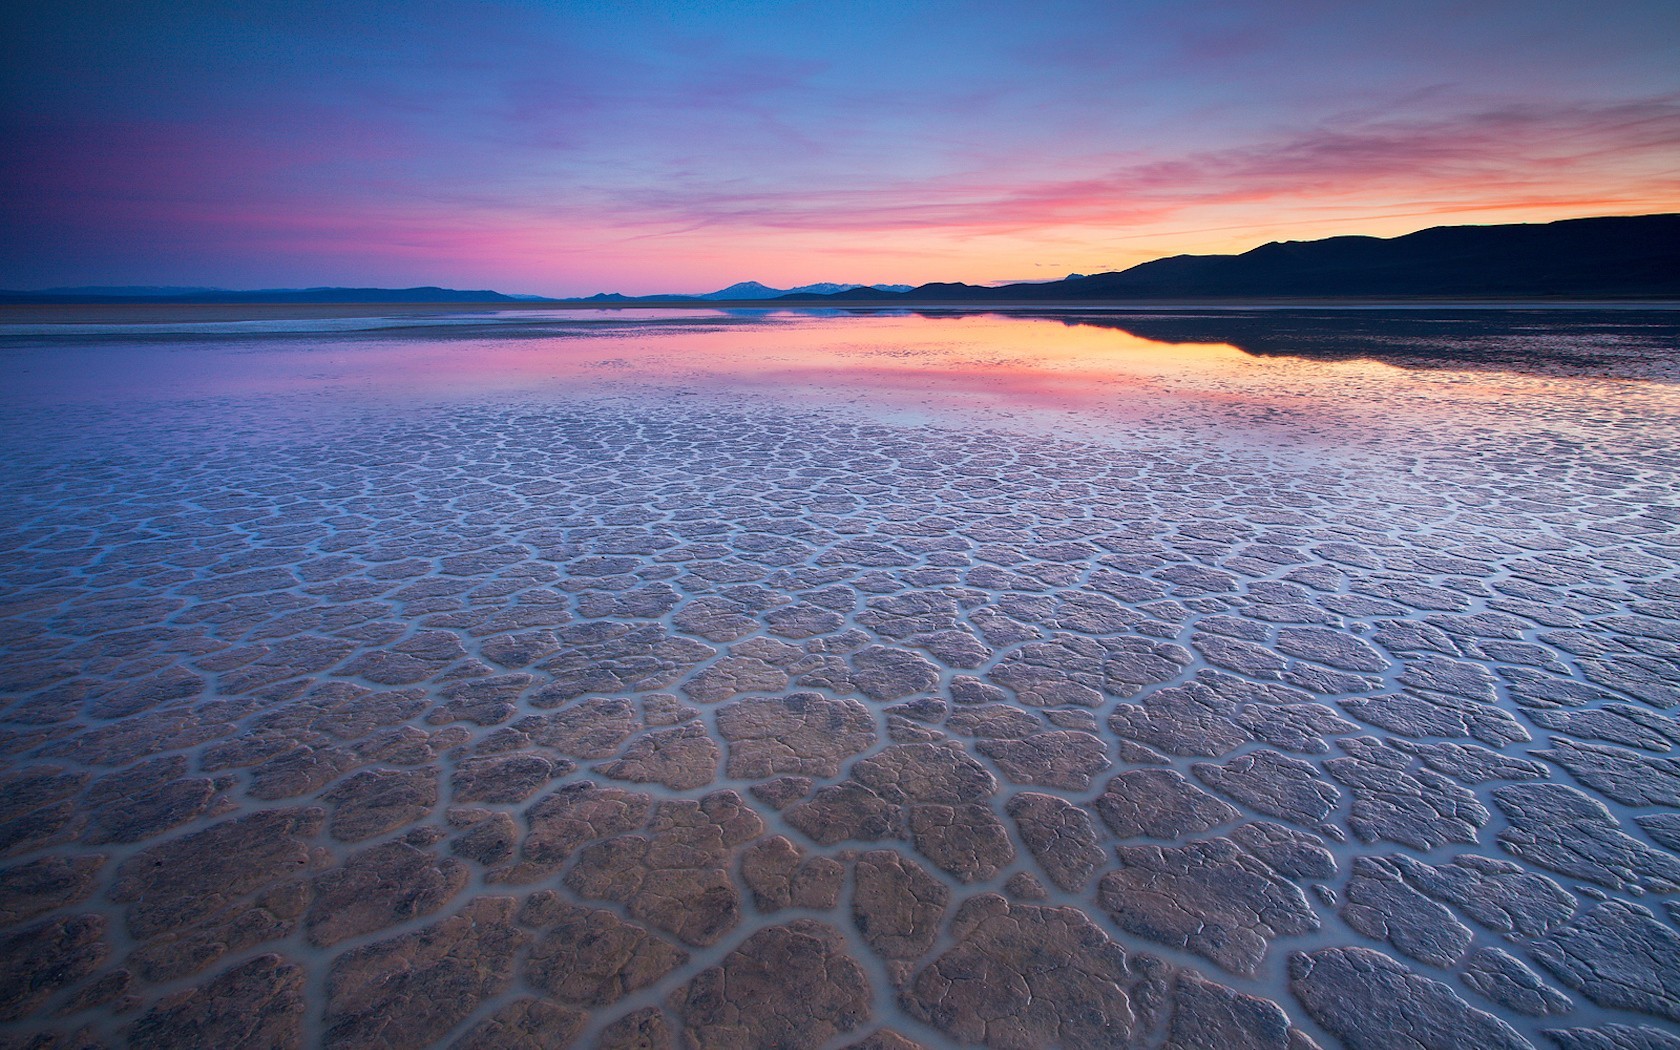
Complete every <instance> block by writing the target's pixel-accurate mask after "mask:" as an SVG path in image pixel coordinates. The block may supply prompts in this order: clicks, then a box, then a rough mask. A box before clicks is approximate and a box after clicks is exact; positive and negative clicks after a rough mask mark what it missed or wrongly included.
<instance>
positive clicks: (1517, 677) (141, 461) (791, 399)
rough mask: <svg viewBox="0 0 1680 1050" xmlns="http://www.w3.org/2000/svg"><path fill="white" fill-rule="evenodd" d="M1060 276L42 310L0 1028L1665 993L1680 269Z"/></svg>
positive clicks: (1526, 1031) (1449, 1041)
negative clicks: (545, 298)
mask: <svg viewBox="0 0 1680 1050" xmlns="http://www.w3.org/2000/svg"><path fill="white" fill-rule="evenodd" d="M1064 320H1067V319H1045V318H1007V317H987V316H980V317H972V316H955V317H874V318H871V317H863V318H822V317H809V316H803V315H775V314H767V315H748V316H745V317H731V316H727V315H721V314H720V315H698V316H694V315H688V314H685V315H682V316H676V317H662V318H643V319H639V320H638V319H634V318H629V319H626V320H623V321H613V320H611V319H607V320H601V319H595V320H592V321H591V322H590V323H589V325H580V324H577V323H573V322H572V321H569V320H567V319H565V318H560V319H558V320H557V319H554V318H539V319H534V320H533V319H530V318H524V319H516V321H517V323H510V324H511V326H510V327H509V328H508V329H507V331H505V332H501V331H498V330H497V329H496V323H497V321H496V319H489V320H487V321H484V322H482V323H479V322H473V323H472V324H462V323H459V321H458V320H451V321H450V322H449V323H448V324H445V325H435V326H426V325H410V326H409V327H408V328H405V329H403V330H402V331H393V330H390V328H389V327H388V326H386V327H384V328H382V329H381V330H378V331H372V330H369V328H366V327H363V328H357V327H356V326H354V325H349V324H344V323H339V324H337V325H335V326H326V327H324V328H323V327H317V328H313V329H305V330H297V326H294V328H293V329H292V330H288V331H268V332H265V333H262V334H260V335H244V334H236V337H235V336H233V335H229V334H228V333H206V332H202V331H197V332H195V331H191V330H186V331H170V330H167V329H165V330H158V329H153V328H148V329H146V330H145V331H138V330H129V332H128V334H124V332H115V333H113V332H100V333H97V334H94V335H89V334H86V333H83V334H79V335H78V334H74V333H71V334H59V333H57V332H54V333H49V334H45V335H43V334H41V333H39V332H35V331H27V332H24V331H18V332H10V333H0V339H4V340H5V343H4V353H5V359H6V364H7V367H8V369H9V370H10V372H11V373H12V374H13V375H14V376H15V377H16V378H17V382H16V383H14V384H13V385H12V388H11V392H10V393H9V394H7V395H6V397H7V399H8V400H7V403H6V419H5V422H4V424H3V426H4V430H5V437H6V440H7V447H8V452H9V455H8V466H7V468H6V473H7V485H6V491H5V494H4V497H3V498H4V500H5V510H4V516H3V519H0V529H3V551H4V553H3V554H0V569H3V571H4V580H5V585H4V587H5V590H4V598H3V602H0V632H3V634H0V638H3V642H0V644H3V645H4V647H5V660H4V674H3V681H0V688H3V690H4V693H3V700H4V704H5V706H4V707H3V708H0V723H3V724H0V748H3V752H0V753H3V755H4V760H3V767H0V806H3V810H0V857H3V859H0V865H3V866H0V922H3V923H4V924H5V925H4V928H3V930H0V942H3V943H0V960H3V963H0V1023H3V1024H4V1025H5V1027H6V1034H5V1036H4V1038H5V1039H6V1040H8V1041H10V1042H11V1043H14V1044H16V1045H38V1046H55V1045H56V1046H98V1045H134V1046H178V1045H193V1044H196V1045H234V1043H235V1042H236V1040H237V1039H238V1038H244V1039H246V1040H247V1041H248V1042H247V1045H264V1046H268V1045H274V1046H285V1045H326V1046H367V1045H389V1046H421V1045H438V1046H464V1047H503V1046H558V1045H567V1044H568V1043H569V1042H575V1043H576V1044H577V1045H581V1046H597V1045H598V1046H646V1045H652V1046H663V1045H696V1046H720V1047H722V1046H730V1047H733V1046H743V1045H748V1046H750V1045H777V1046H780V1045H788V1046H812V1047H824V1048H838V1047H849V1046H875V1047H895V1046H906V1045H916V1044H920V1045H924V1046H930V1047H935V1046H947V1045H971V1044H983V1045H991V1046H999V1047H1015V1046H1020V1047H1029V1046H1031V1047H1036V1046H1054V1045H1063V1046H1099V1047H1108V1046H1128V1045H1138V1046H1160V1045H1172V1046H1218V1045H1256V1046H1277V1047H1304V1046H1309V1045H1312V1043H1313V1042H1316V1043H1318V1044H1319V1045H1325V1046H1332V1045H1343V1044H1345V1045H1349V1046H1389V1045H1404V1046H1415V1045H1420V1044H1421V1045H1425V1046H1442V1047H1446V1046H1457V1045H1463V1041H1464V1040H1465V1039H1466V1038H1467V1036H1466V1033H1472V1035H1471V1036H1470V1038H1474V1039H1475V1040H1477V1041H1479V1042H1482V1043H1486V1044H1488V1045H1491V1046H1524V1045H1533V1046H1544V1045H1548V1044H1554V1045H1558V1046H1561V1047H1594V1046H1616V1047H1623V1046H1627V1047H1638V1046H1667V1045H1672V1039H1673V1037H1672V1035H1671V1034H1670V1033H1671V1032H1672V1030H1673V1027H1674V1025H1675V1024H1676V1023H1677V1021H1680V973H1677V972H1676V971H1675V963H1674V961H1675V959H1676V958H1677V956H1680V934H1677V933H1676V932H1675V922H1676V914H1675V908H1674V895H1675V894H1676V893H1680V856H1677V855H1676V852H1675V851H1676V849H1677V848H1680V817H1677V815H1676V813H1675V808H1674V798H1675V794H1674V792H1675V788H1674V784H1675V782H1676V779H1677V774H1676V772H1675V762H1674V759H1673V757H1672V754H1673V747H1674V744H1675V743H1676V742H1680V722H1677V721H1676V719H1675V717H1674V715H1673V713H1672V711H1673V708H1674V707H1675V706H1676V703H1677V701H1680V692H1677V690H1680V664H1677V661H1680V651H1677V650H1676V644H1677V643H1680V578H1677V576H1676V573H1675V569H1676V545H1677V542H1680V533H1677V530H1676V522H1677V521H1680V508H1677V507H1676V503H1675V500H1674V496H1673V493H1674V491H1675V485H1674V481H1675V470H1676V466H1677V465H1680V455H1676V453H1675V452H1674V451H1673V450H1674V449H1675V448H1676V447H1680V444H1677V442H1676V440H1675V438H1676V436H1677V435H1676V429H1677V428H1676V425H1675V424H1676V420H1677V418H1680V413H1677V411H1676V410H1677V409H1680V398H1677V397H1676V396H1675V392H1674V389H1673V387H1672V386H1671V385H1669V384H1668V382H1667V380H1666V378H1665V377H1666V376H1667V375H1668V374H1669V371H1671V370H1672V361H1673V357H1674V351H1675V347H1676V340H1675V326H1674V325H1673V324H1672V323H1670V322H1669V321H1668V320H1667V318H1666V317H1665V316H1664V315H1660V314H1647V313H1636V312H1624V313H1622V314H1619V315H1617V316H1615V317H1611V318H1609V319H1606V318H1605V317H1604V316H1602V315H1584V314H1572V313H1562V312H1560V313H1558V314H1555V315H1545V316H1543V317H1541V318H1540V322H1541V323H1539V324H1538V325H1537V322H1536V318H1535V316H1533V315H1527V314H1525V315H1523V317H1522V318H1521V324H1520V325H1518V324H1512V325H1509V326H1506V327H1503V328H1502V327H1501V322H1500V321H1499V320H1498V319H1497V317H1494V316H1493V315H1488V316H1483V317H1458V318H1456V319H1454V320H1453V321H1452V323H1451V324H1443V325H1439V326H1437V330H1436V331H1435V332H1434V333H1433V334H1432V336H1431V339H1430V340H1429V341H1428V342H1427V343H1425V342H1423V341H1421V340H1419V341H1409V340H1410V339H1411V337H1410V336H1409V335H1408V334H1407V330H1406V329H1404V328H1403V326H1401V322H1399V321H1396V322H1395V326H1396V327H1395V328H1394V329H1393V333H1398V334H1393V333H1391V334H1390V335H1388V336H1385V337H1384V339H1385V340H1386V341H1383V342H1381V343H1380V345H1379V344H1378V343H1373V342H1372V341H1371V340H1372V336H1371V333H1370V332H1369V331H1368V329H1369V328H1370V323H1369V322H1368V321H1366V320H1363V319H1362V320H1361V321H1360V325H1362V326H1364V327H1363V328H1358V330H1357V331H1351V332H1350V333H1349V334H1348V335H1347V336H1346V341H1345V342H1344V343H1342V344H1337V343H1335V340H1334V339H1333V338H1331V337H1330V336H1327V335H1326V334H1325V330H1324V321H1323V319H1322V318H1317V317H1314V318H1310V319H1308V321H1310V323H1308V322H1307V321H1301V320H1300V319H1298V318H1274V319H1270V320H1268V321H1267V323H1268V324H1270V325H1271V326H1272V328H1271V329H1269V330H1268V332H1269V340H1270V341H1269V342H1267V341H1262V342H1264V344H1265V346H1266V347H1270V348H1272V349H1271V350H1268V351H1267V353H1268V356H1251V355H1249V354H1247V353H1245V352H1243V351H1241V350H1239V349H1236V348H1234V347H1233V346H1229V345H1221V344H1220V343H1219V342H1217V341H1216V340H1214V339H1213V338H1211V336H1210V334H1209V333H1210V331H1211V332H1212V333H1213V334H1214V335H1217V333H1218V330H1219V326H1220V325H1221V324H1225V325H1227V326H1228V327H1229V328H1230V330H1231V332H1232V333H1233V334H1232V335H1231V339H1232V340H1233V341H1235V342H1237V343H1238V344H1239V345H1241V344H1242V341H1243V340H1246V339H1250V338H1251V337H1252V336H1253V325H1254V324H1257V323H1259V322H1257V321H1254V320H1253V319H1252V318H1248V317H1246V316H1245V317H1243V318H1239V319H1237V320H1240V322H1241V323H1240V324H1239V323H1236V321H1233V319H1231V318H1222V317H1219V316H1213V317H1211V318H1208V317H1202V318H1196V319H1192V320H1194V322H1195V324H1194V326H1192V327H1193V328H1194V330H1193V331H1191V332H1190V334H1191V335H1193V336H1194V337H1195V338H1194V339H1193V340H1191V341H1189V342H1184V343H1180V344H1177V345H1169V344H1166V343H1162V342H1152V341H1149V340H1146V339H1144V338H1142V337H1141V336H1139V335H1137V334H1134V333H1132V332H1131V331H1130V330H1129V329H1127V328H1126V327H1125V326H1126V324H1128V323H1129V324H1132V325H1133V326H1134V327H1135V328H1137V329H1138V331H1140V332H1141V331H1150V332H1153V333H1154V334H1155V335H1157V336H1161V337H1163V338H1166V337H1173V338H1177V337H1180V336H1182V335H1183V334H1184V332H1183V331H1178V333H1177V335H1176V336H1175V335H1174V333H1173V332H1171V331H1162V327H1163V326H1164V325H1166V324H1167V321H1165V320H1163V319H1161V318H1159V317H1156V318H1144V319H1141V320H1129V319H1126V318H1116V317H1112V316H1109V317H1101V318H1095V319H1091V318H1084V319H1083V320H1088V321H1091V322H1092V323H1084V324H1074V323H1063V321H1064ZM1174 323H1178V324H1180V325H1181V326H1182V325H1187V324H1189V323H1190V322H1188V321H1179V322H1174ZM1290 324H1300V325H1302V326H1303V327H1302V328H1301V329H1300V334H1299V339H1300V341H1301V345H1302V347H1303V352H1306V351H1309V350H1314V349H1315V348H1317V349H1318V350H1322V349H1323V347H1324V346H1325V345H1330V346H1331V347H1332V349H1338V348H1339V350H1346V349H1347V347H1349V346H1352V347H1354V348H1355V349H1359V350H1360V351H1361V352H1366V353H1379V352H1380V353H1381V354H1382V355H1384V359H1386V360H1389V361H1395V362H1398V363H1400V364H1403V365H1405V366H1406V367H1405V368H1398V367H1394V366H1393V365H1392V364H1384V363H1381V362H1380V361H1371V360H1358V361H1352V362H1349V361H1341V360H1336V359H1334V358H1335V357H1336V356H1338V354H1330V355H1328V356H1325V355H1323V354H1320V355H1319V356H1316V357H1315V356H1306V357H1290V356H1287V355H1280V354H1277V353H1275V347H1276V345H1277V344H1278V343H1279V342H1280V341H1281V342H1284V343H1287V342H1288V340H1289V338H1291V334H1290V333H1291V332H1292V331H1295V329H1291V328H1290V327H1289V325H1290ZM1197 326H1199V327H1197ZM1355 327H1356V328H1357V327H1358V326H1355ZM1377 327H1378V328H1379V329H1380V328H1381V325H1380V324H1379V325H1378V326H1377ZM586 328H587V331H586V330H584V329H586ZM1333 334H1334V333H1333V332H1332V333H1331V335H1333ZM1378 334H1381V332H1379V333H1378ZM1455 339H1456V340H1457V342H1456V343H1455ZM1525 346H1529V347H1533V346H1543V347H1544V348H1546V349H1547V353H1546V354H1538V355H1537V356H1536V359H1535V360H1533V361H1530V362H1529V363H1528V365H1527V366H1525V367H1524V368H1521V369H1517V368H1513V367H1512V365H1511V362H1512V360H1513V359H1516V358H1518V357H1520V356H1521V353H1520V352H1521V350H1522V349H1523V347H1525ZM1560 346H1561V347H1564V348H1566V349H1567V351H1568V352H1567V353H1566V354H1562V355H1561V356H1560V355H1559V354H1558V353H1556V352H1555V351H1556V350H1557V348H1558V347H1560ZM1603 373H1608V374H1603ZM1408 1040H1409V1041H1408Z"/></svg>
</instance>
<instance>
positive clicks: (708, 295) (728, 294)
mask: <svg viewBox="0 0 1680 1050" xmlns="http://www.w3.org/2000/svg"><path fill="white" fill-rule="evenodd" d="M914 287H915V286H914V285H909V284H834V283H832V282H827V281H825V282H823V283H821V284H802V285H800V286H799V287H797V288H772V287H770V286H769V285H767V284H760V283H758V282H757V281H740V282H738V283H736V284H732V285H730V286H729V287H728V288H719V289H718V290H717V291H715V292H701V293H700V294H698V295H620V294H619V293H617V292H601V293H599V294H597V295H591V296H589V297H588V298H586V299H580V300H578V301H579V302H585V303H639V302H662V303H663V302H670V301H671V300H673V299H681V300H690V299H694V300H700V299H703V300H708V301H716V300H726V301H728V302H757V301H761V300H765V299H783V298H786V297H787V296H790V295H837V294H839V293H841V292H854V291H860V290H861V291H865V292H885V293H888V294H898V293H901V292H908V291H910V290H911V289H912V288H914Z"/></svg>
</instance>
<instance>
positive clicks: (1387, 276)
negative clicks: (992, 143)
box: [777, 214, 1680, 302]
mask: <svg viewBox="0 0 1680 1050" xmlns="http://www.w3.org/2000/svg"><path fill="white" fill-rule="evenodd" d="M1428 297H1444V298H1472V297H1479V298H1559V297H1581V298H1632V297H1653V298H1672V297H1680V214H1663V215H1636V216H1610V217H1603V218H1590V219H1563V220H1560V221H1558V222H1550V223H1513V224H1509V225H1503V226H1436V227H1432V228H1430V229H1427V230H1419V231H1418V232H1416V233H1409V234H1406V235H1404V236H1401V237H1387V238H1385V237H1330V238H1326V239H1324V240H1318V241H1274V242H1272V243H1270V244H1263V245H1261V246H1260V247H1258V248H1254V249H1252V250H1250V251H1246V252H1243V253H1242V254H1240V255H1175V256H1171V257H1169V258H1165V259H1156V260H1154V261H1152V262H1146V263H1141V264H1139V265H1137V266H1133V267H1131V268H1130V269H1127V270H1120V271H1116V272H1112V273H1099V274H1093V275H1091V276H1089V277H1075V278H1069V279H1067V280H1061V281H1049V282H1045V283H1032V284H1008V285H1003V286H1001V287H984V286H979V285H970V284H950V283H933V284H924V285H921V286H920V287H918V288H913V289H911V290H910V291H908V292H904V293H902V294H899V295H892V294H888V293H874V294H870V293H869V292H868V291H867V290H866V289H861V288H860V289H854V290H853V291H850V292H843V293H841V294H839V295H831V296H784V297H783V298H782V299H780V300H777V301H778V302H793V301H825V302H833V301H836V300H841V301H849V302H858V301H865V300H867V301H878V302H891V301H894V300H906V301H916V302H1001V301H1030V302H1034V301H1052V300H1053V301H1093V300H1115V301H1128V300H1139V299H1145V300H1146V299H1181V298H1182V299H1213V298H1232V299H1235V298H1255V299H1264V298H1303V299H1307V298H1311V299H1317V298H1326V299H1329V298H1428Z"/></svg>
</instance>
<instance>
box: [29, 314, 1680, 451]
mask: <svg viewBox="0 0 1680 1050" xmlns="http://www.w3.org/2000/svg"><path fill="white" fill-rule="evenodd" d="M1126 323H1127V322H1126V320H1125V319H1124V318H1122V317H1116V316H1112V315H1111V316H1108V317H1104V318H1098V317H1091V316H1085V317H1080V316H1075V315H1066V316H1061V317H1023V316H1011V315H1008V314H997V313H990V314H986V313H968V314H963V313H950V314H935V315H923V314H906V315H888V314H880V313H872V314H859V315H824V314H819V313H815V312H792V311H742V312H724V311H710V310H695V311H666V312H662V313H649V312H638V311H631V310H625V311H611V310H605V311H579V312H571V313H568V312H561V311H556V312H552V313H542V314H532V313H530V312H522V313H513V312H509V313H507V314H502V315H488V316H484V315H480V316H472V315H460V316H454V317H447V318H431V319H427V320H424V321H419V322H416V321H415V320H414V319H395V318H388V319H381V318H361V319H355V320H344V319H339V320H335V321H332V322H307V321H305V322H296V323H291V324H290V326H289V327H288V325H287V324H284V323H278V322H272V321H268V322H250V323H243V324H217V325H196V326H195V325H190V324H189V325H182V326H177V327H176V328H174V329H169V328H166V327H163V326H136V327H131V328H126V329H119V330H113V331H108V332H106V331H100V332H92V333H89V332H87V331H86V330H84V332H83V333H82V334H80V335H78V336H76V337H75V338H74V339H68V338H67V337H66V336H64V335H63V334H57V335H56V336H55V334H54V333H48V334H44V335H43V334H39V333H37V334H35V335H31V336H29V337H28V338H25V339H23V340H22V343H23V349H22V350H21V351H20V350H19V349H18V345H19V343H18V339H17V338H16V337H15V333H14V338H10V339H8V338H6V333H4V332H0V342H3V343H4V344H5V345H6V346H8V347H9V349H8V350H7V353H8V355H9V359H10V361H11V362H12V364H13V375H14V377H16V378H17V379H18V384H14V391H13V396H28V397H31V398H33V399H36V400H41V399H45V400H49V401H50V400H52V399H54V398H74V399H78V400H82V399H86V398H89V397H91V398H95V399H98V398H122V399H125V400H127V399H137V398H138V399H144V398H148V397H152V398H165V399H174V398H181V397H207V396H208V397H232V398H235V399H238V398H241V397H250V396H258V395H261V396H271V395H279V396H290V395H300V394H301V395H308V396H311V397H316V398H326V399H329V400H333V401H338V400H345V399H348V400H350V401H379V402H389V401H391V400H397V401H401V402H425V401H434V400H452V399H457V398H462V397H481V396H497V397H507V396H521V397H525V396H530V397H561V398H564V397H601V396H623V395H631V396H635V395H646V394H659V395H673V394H704V395H712V396H717V397H723V398H734V399H739V400H750V401H758V402H763V401H766V400H768V401H770V402H773V403H792V404H796V405H802V406H807V407H808V406H820V407H842V408H845V409H847V410H849V411H861V412H864V413H866V414H870V415H874V416H876V417H878V418H888V419H893V420H898V421H905V420H917V419H936V420H939V421H943V422H950V423H956V424H958V425H968V424H990V423H996V422H1000V421H1012V422H1014V423H1031V422H1038V423H1043V422H1050V423H1051V424H1052V425H1054V426H1056V427H1058V428H1061V429H1065V428H1067V427H1069V426H1073V425H1078V426H1081V427H1084V428H1096V429H1100V428H1102V427H1105V426H1110V425H1118V426H1129V425H1135V424H1138V423H1150V422H1157V423H1164V422H1172V423H1175V424H1178V425H1183V426H1190V427H1194V428H1198V429H1205V428H1209V427H1211V428H1215V429H1227V428H1230V427H1233V426H1257V427H1262V428H1275V427H1276V426H1279V425H1288V426H1290V427H1293V428H1295V429H1296V431H1298V432H1306V433H1313V434H1319V435H1321V436H1326V437H1331V438H1334V437H1336V436H1337V435H1339V434H1342V433H1344V432H1346V431H1347V430H1349V429H1350V428H1351V429H1357V430H1360V431H1363V432H1365V433H1367V434H1370V435H1375V436H1381V433H1382V432H1385V431H1392V430H1393V429H1394V428H1397V427H1404V426H1409V425H1414V424H1426V423H1431V422H1441V421H1447V422H1452V423H1459V424H1465V425H1468V424H1469V422H1470V421H1474V423H1475V425H1477V426H1499V427H1502V428H1505V429H1509V428H1511V427H1517V428H1521V427H1524V426H1531V425H1538V424H1540V423H1544V424H1545V425H1547V426H1551V427H1555V426H1557V425H1560V417H1559V415H1558V412H1557V411H1556V410H1557V409H1558V408H1560V407H1568V406H1569V405H1572V404H1573V405H1576V406H1577V407H1579V406H1581V405H1591V406H1594V407H1602V405H1603V404H1604V403H1605V402H1606V401H1607V400H1609V399H1611V398H1612V397H1614V398H1621V399H1625V398H1626V396H1628V395H1629V393H1630V388H1631V387H1632V386H1634V385H1637V386H1639V387H1640V388H1641V389H1640V390H1639V391H1638V392H1637V394H1638V396H1639V397H1642V398H1645V399H1646V401H1647V402H1650V403H1652V404H1655V405H1656V406H1657V407H1658V408H1659V409H1660V410H1663V411H1669V410H1672V409H1673V408H1674V407H1675V406H1674V398H1673V395H1672V393H1671V388H1667V387H1663V386H1660V385H1652V384H1630V383H1627V382H1622V383H1619V384H1618V383H1612V382H1609V381H1604V382H1594V381H1590V380H1584V379H1560V378H1558V377H1557V376H1553V375H1547V374H1544V373H1528V372H1520V371H1513V370H1509V369H1499V370H1494V369H1489V368H1486V367H1480V368H1474V369H1471V368H1467V367H1465V368H1461V367H1439V368H1431V369H1428V370H1423V371H1418V370H1408V369H1404V368H1399V367H1396V366H1394V365H1389V364H1383V363H1379V362H1377V361H1373V360H1365V359H1352V360H1324V359H1321V358H1314V357H1302V356H1291V355H1289V354H1287V353H1281V354H1280V353H1275V352H1274V353H1272V354H1269V355H1264V356H1262V355H1257V354H1251V353H1248V352H1246V351H1244V350H1242V349H1239V348H1238V347H1237V346H1234V345H1232V344H1231V343H1223V342H1176V343H1168V342H1161V341H1157V340H1155V339H1149V338H1144V337H1142V336H1139V335H1136V334H1133V333H1132V332H1129V331H1127V330H1125V328H1124V327H1122V326H1123V325H1124V324H1126ZM312 325H313V327H312ZM67 327H68V326H67ZM31 340H33V341H31Z"/></svg>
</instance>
